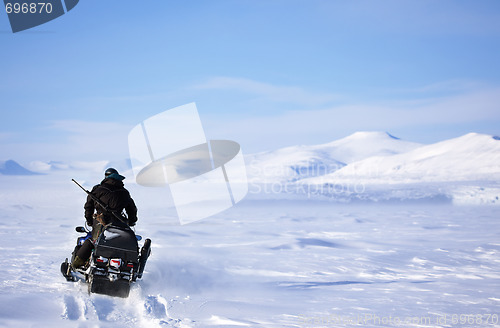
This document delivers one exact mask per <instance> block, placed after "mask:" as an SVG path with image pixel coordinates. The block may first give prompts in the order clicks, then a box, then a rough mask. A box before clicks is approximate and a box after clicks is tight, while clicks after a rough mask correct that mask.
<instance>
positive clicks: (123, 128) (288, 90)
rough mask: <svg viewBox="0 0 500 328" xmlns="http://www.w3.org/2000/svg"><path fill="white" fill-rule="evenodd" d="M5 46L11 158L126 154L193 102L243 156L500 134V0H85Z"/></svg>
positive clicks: (4, 145)
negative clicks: (384, 135) (133, 142)
mask: <svg viewBox="0 0 500 328" xmlns="http://www.w3.org/2000/svg"><path fill="white" fill-rule="evenodd" d="M0 45H1V46H0V47H1V49H2V51H1V53H0V72H1V75H0V110H1V113H2V119H1V120H0V160H6V159H11V158H12V159H15V160H19V161H21V162H23V161H24V162H29V161H33V160H102V159H110V160H119V159H122V158H125V157H127V156H128V151H127V134H128V132H129V130H130V129H131V128H132V127H133V126H135V125H136V124H138V123H139V122H141V121H143V120H144V119H146V118H148V117H150V116H152V115H154V114H157V113H159V112H162V111H164V110H166V109H169V108H172V107H176V106H179V105H183V104H186V103H189V102H196V104H197V106H198V110H199V113H200V117H201V119H202V121H203V124H204V128H205V132H206V134H207V137H208V138H211V139H231V140H235V141H237V142H239V143H240V144H241V145H242V147H243V151H244V152H245V153H251V152H257V151H264V150H271V149H275V148H278V147H283V146H289V145H295V144H318V143H326V142H329V141H332V140H335V139H338V138H341V137H344V136H347V135H349V134H351V133H353V132H356V131H362V130H383V131H389V132H390V133H391V134H393V135H396V136H398V137H400V138H403V139H406V140H410V141H416V142H423V143H431V142H436V141H440V140H443V139H447V138H452V137H457V136H460V135H463V134H465V133H468V132H479V133H488V134H500V64H499V62H498V58H500V1H497V0H484V1H458V0H453V1H450V0H441V1H426V0H418V1H417V0H414V1H407V0H393V1H390V0H378V1H369V0H364V1H361V0H360V1H355V0H343V1H335V0H324V1H320V0H301V1H298V0H253V1H247V0H231V1H229V0H227V1H222V0H210V1H202V0H198V1H173V0H151V1H147V2H138V1H136V2H132V1H118V0H106V1H102V0H84V1H80V3H79V4H78V5H77V6H76V7H75V8H74V9H73V10H72V11H71V12H69V13H67V14H65V15H63V16H62V17H60V18H58V19H56V20H54V21H51V22H49V23H46V24H44V25H41V26H39V27H36V28H33V29H30V30H27V31H24V32H19V33H16V34H13V33H12V32H11V31H10V26H9V22H8V18H7V15H6V14H5V12H1V13H0Z"/></svg>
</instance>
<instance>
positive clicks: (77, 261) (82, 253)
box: [71, 239, 94, 269]
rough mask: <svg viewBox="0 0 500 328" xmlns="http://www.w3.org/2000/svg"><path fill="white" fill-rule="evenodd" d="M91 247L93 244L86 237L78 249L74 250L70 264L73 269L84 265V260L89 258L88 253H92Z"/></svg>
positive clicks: (92, 247)
mask: <svg viewBox="0 0 500 328" xmlns="http://www.w3.org/2000/svg"><path fill="white" fill-rule="evenodd" d="M93 249H94V244H92V241H90V239H87V240H86V241H85V242H84V243H83V245H82V246H81V247H80V249H78V251H77V252H76V254H75V257H74V259H73V261H72V262H71V266H72V267H73V268H74V269H76V268H79V267H82V266H84V265H85V262H87V260H88V259H89V257H90V254H92V250H93Z"/></svg>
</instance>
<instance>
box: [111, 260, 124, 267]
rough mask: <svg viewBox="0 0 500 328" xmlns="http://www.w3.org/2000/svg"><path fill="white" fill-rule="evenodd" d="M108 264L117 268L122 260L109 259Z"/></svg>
mask: <svg viewBox="0 0 500 328" xmlns="http://www.w3.org/2000/svg"><path fill="white" fill-rule="evenodd" d="M109 265H110V266H112V267H114V268H119V267H120V266H121V265H122V260H121V259H111V261H110V262H109Z"/></svg>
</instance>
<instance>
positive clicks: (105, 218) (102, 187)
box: [71, 168, 137, 268]
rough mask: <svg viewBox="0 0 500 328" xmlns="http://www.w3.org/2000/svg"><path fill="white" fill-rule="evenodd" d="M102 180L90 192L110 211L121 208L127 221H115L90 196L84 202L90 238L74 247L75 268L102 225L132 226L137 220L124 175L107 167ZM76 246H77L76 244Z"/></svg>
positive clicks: (119, 212)
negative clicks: (124, 183)
mask: <svg viewBox="0 0 500 328" xmlns="http://www.w3.org/2000/svg"><path fill="white" fill-rule="evenodd" d="M104 177H105V178H104V180H102V181H101V183H100V184H98V185H95V186H94V188H92V191H91V192H90V193H91V194H92V195H94V196H95V197H96V198H97V199H99V200H100V201H101V203H103V204H104V205H106V206H107V207H108V209H109V210H110V211H112V212H115V213H118V214H121V212H122V211H123V210H125V212H126V213H127V217H128V219H127V220H128V222H117V221H118V219H116V218H115V216H114V215H112V214H111V213H109V212H107V211H105V210H104V209H103V208H102V207H101V206H100V205H99V204H97V203H96V202H95V201H94V200H93V199H92V197H91V196H88V197H87V201H86V202H85V205H84V209H85V220H86V221H87V225H88V226H91V227H92V240H91V239H87V240H86V241H85V242H84V243H83V245H82V246H81V247H79V249H75V252H76V254H75V256H74V259H73V262H72V263H71V266H72V267H73V268H77V267H80V266H83V265H84V264H85V262H86V261H87V260H88V258H89V257H90V254H91V253H92V249H93V247H94V243H95V241H96V240H97V238H98V237H99V235H100V234H101V232H102V231H103V229H104V226H106V225H108V224H110V223H113V224H128V225H129V226H134V225H135V223H136V222H137V207H136V206H135V203H134V200H133V199H132V197H131V196H130V193H129V192H128V190H127V189H125V187H124V186H123V182H122V180H124V179H125V177H124V176H122V175H120V174H119V173H118V171H117V170H116V169H114V168H108V169H107V170H106V171H105V172H104ZM77 247H78V246H77Z"/></svg>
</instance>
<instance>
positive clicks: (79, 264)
mask: <svg viewBox="0 0 500 328" xmlns="http://www.w3.org/2000/svg"><path fill="white" fill-rule="evenodd" d="M85 262H87V260H84V259H82V258H80V257H79V256H78V255H77V256H75V258H74V259H73V262H71V267H72V268H73V269H76V268H79V267H82V266H83V265H84V264H85Z"/></svg>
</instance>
